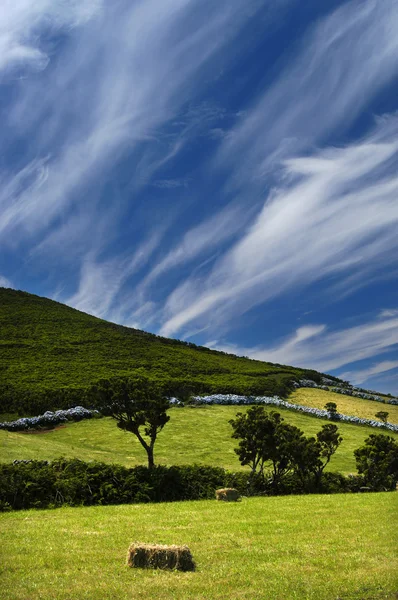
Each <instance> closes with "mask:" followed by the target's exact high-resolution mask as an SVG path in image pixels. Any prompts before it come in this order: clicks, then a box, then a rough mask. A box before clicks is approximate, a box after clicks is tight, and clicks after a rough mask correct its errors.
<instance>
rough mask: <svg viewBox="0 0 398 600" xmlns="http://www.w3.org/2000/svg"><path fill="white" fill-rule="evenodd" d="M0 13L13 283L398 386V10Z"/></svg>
mask: <svg viewBox="0 0 398 600" xmlns="http://www.w3.org/2000/svg"><path fill="white" fill-rule="evenodd" d="M0 13H1V18H0V115H1V121H0V122H1V136H0V285H3V286H6V287H14V288H17V289H23V290H26V291H29V292H32V293H36V294H39V295H43V296H48V297H50V298H53V299H56V300H58V301H60V302H64V303H66V304H68V305H70V306H74V307H76V308H78V309H79V310H82V311H85V312H89V313H91V314H94V315H97V316H99V317H102V318H105V319H108V320H111V321H114V322H117V323H122V324H125V325H129V326H133V327H138V328H141V329H145V330H147V331H151V332H154V333H157V334H161V335H165V336H169V337H176V338H180V339H186V340H189V341H192V342H195V343H197V344H203V345H207V346H209V347H212V348H218V349H223V350H227V351H231V352H234V353H237V354H243V355H247V356H252V357H255V358H260V359H263V360H270V361H273V362H278V363H284V364H293V365H299V366H304V367H312V368H316V369H319V370H321V371H327V372H330V373H334V374H336V375H339V376H342V377H343V378H346V379H350V380H351V381H352V382H354V383H356V384H359V385H361V386H364V387H368V388H374V389H378V390H380V391H390V392H392V393H398V352H397V348H398V286H397V274H398V260H397V259H398V253H397V250H398V112H397V109H398V36H397V31H398V3H397V2H396V0H383V1H382V2H380V0H350V1H344V2H342V1H337V0H327V1H325V2H319V0H308V1H307V2H305V3H303V2H299V1H298V0H218V1H217V2H215V1H214V0H112V1H110V0H35V2H31V0H14V2H12V3H11V2H10V3H6V4H5V6H4V5H2V6H1V8H0Z"/></svg>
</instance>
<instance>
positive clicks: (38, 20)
mask: <svg viewBox="0 0 398 600" xmlns="http://www.w3.org/2000/svg"><path fill="white" fill-rule="evenodd" d="M101 4H102V2H101V0H35V1H34V2H32V1H31V0H13V1H12V2H9V1H7V0H5V2H3V3H2V6H1V19H0V76H1V72H2V71H3V73H4V72H5V73H8V74H9V73H10V72H11V73H14V74H15V75H21V74H24V75H25V74H26V71H24V69H27V72H29V70H32V71H41V70H42V69H45V68H46V66H47V65H48V62H49V60H50V57H49V56H48V54H47V51H46V49H45V48H44V44H40V40H39V38H40V33H41V32H42V31H43V30H44V31H46V32H48V31H51V30H54V29H56V30H60V29H64V28H71V27H76V26H79V25H81V24H82V23H84V22H86V21H87V20H89V19H90V18H92V16H93V15H95V14H96V13H97V12H98V11H99V10H100V7H101Z"/></svg>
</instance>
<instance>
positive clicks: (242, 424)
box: [229, 406, 280, 476]
mask: <svg viewBox="0 0 398 600" xmlns="http://www.w3.org/2000/svg"><path fill="white" fill-rule="evenodd" d="M279 420H280V415H279V414H278V413H275V412H271V414H270V415H269V414H268V413H267V412H266V411H265V410H264V407H263V406H251V407H250V408H249V409H248V410H247V412H246V413H238V414H237V415H236V419H231V420H230V421H229V422H230V424H231V425H232V428H233V430H234V431H233V434H232V437H233V438H235V439H239V440H240V442H239V446H238V448H235V452H236V454H237V455H238V457H239V461H240V463H241V464H242V465H243V466H245V465H249V466H250V468H251V471H252V475H254V474H255V473H258V474H260V475H261V476H263V472H264V463H265V462H266V461H267V460H268V454H269V452H270V449H269V446H270V442H271V441H272V440H273V436H274V433H275V428H276V426H277V423H278V422H279Z"/></svg>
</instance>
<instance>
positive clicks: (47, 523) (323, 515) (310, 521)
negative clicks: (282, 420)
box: [0, 492, 398, 600]
mask: <svg viewBox="0 0 398 600" xmlns="http://www.w3.org/2000/svg"><path fill="white" fill-rule="evenodd" d="M397 509H398V494H396V493H395V492H391V493H384V494H361V495H335V496H290V497H279V498H250V499H244V500H243V501H242V502H241V503H239V504H223V503H216V501H201V502H181V503H174V504H158V505H130V506H114V507H113V506H107V507H85V508H60V509H57V510H52V511H51V510H45V511H33V510H32V511H23V512H18V513H16V512H15V513H9V514H3V515H2V516H0V528H1V532H2V546H1V550H0V553H1V555H2V556H1V561H0V564H1V567H0V568H1V581H2V585H1V591H0V598H1V599H2V600H17V599H18V600H22V599H23V600H28V599H29V600H36V599H39V598H40V599H42V598H43V599H44V598H45V599H46V600H47V599H48V600H50V599H52V598H56V599H59V600H74V599H76V600H81V599H82V598H92V599H95V600H102V599H110V598H112V599H118V600H124V599H126V600H127V599H133V598H142V599H145V600H152V599H158V598H162V599H163V600H168V599H170V600H171V599H175V598H178V599H179V600H185V599H188V598H190V599H195V600H201V599H212V600H217V599H223V600H225V598H228V599H248V600H253V599H265V598H267V599H272V600H286V599H290V598H294V599H298V600H299V599H314V600H315V599H316V600H336V599H337V598H338V599H340V600H348V599H350V600H354V599H369V600H370V599H372V600H375V599H387V598H388V599H392V598H396V597H397V595H396V593H397V592H398V553H397V548H398V522H397V520H396V519H395V516H396V511H397ZM132 541H141V542H151V543H152V542H153V543H162V544H163V543H165V544H187V545H188V546H189V547H190V549H191V551H192V553H193V556H194V558H195V561H196V564H197V571H196V572H194V573H177V572H165V571H164V572H163V571H145V570H139V569H129V568H128V567H126V551H127V548H128V546H129V544H130V543H131V542H132Z"/></svg>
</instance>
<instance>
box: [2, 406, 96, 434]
mask: <svg viewBox="0 0 398 600" xmlns="http://www.w3.org/2000/svg"><path fill="white" fill-rule="evenodd" d="M100 416H101V415H100V413H99V412H98V410H90V409H88V408H84V407H83V406H75V407H74V408H69V409H68V410H56V411H55V412H52V411H50V410H48V411H46V412H45V413H44V415H39V416H38V417H22V418H21V419H17V420H16V421H5V422H4V423H0V429H5V430H6V431H27V430H29V429H50V428H51V427H56V426H57V425H60V424H61V423H67V422H68V421H82V420H83V419H92V418H93V417H100Z"/></svg>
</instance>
